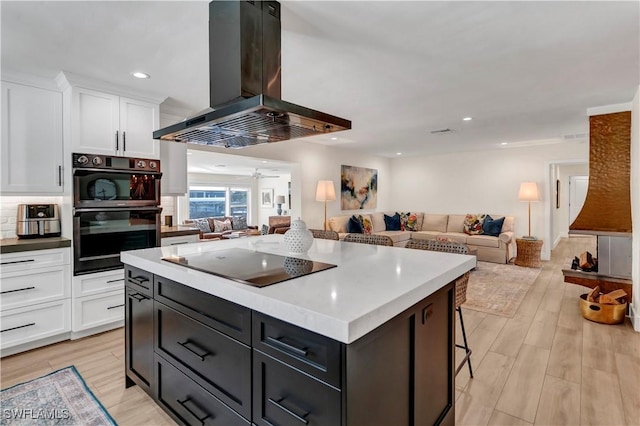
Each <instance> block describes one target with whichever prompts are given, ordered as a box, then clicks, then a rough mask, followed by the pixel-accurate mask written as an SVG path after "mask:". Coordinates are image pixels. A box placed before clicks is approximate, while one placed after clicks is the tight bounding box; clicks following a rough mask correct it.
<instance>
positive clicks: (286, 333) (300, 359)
mask: <svg viewBox="0 0 640 426" xmlns="http://www.w3.org/2000/svg"><path fill="white" fill-rule="evenodd" d="M253 347H254V348H256V349H259V350H260V351H262V352H264V353H266V354H269V355H271V356H273V357H274V358H278V359H281V360H282V361H284V362H285V363H287V364H290V365H292V366H293V367H295V368H299V369H300V370H302V371H304V372H306V373H309V374H311V375H312V376H315V377H317V378H319V379H320V380H323V381H325V382H327V383H329V384H331V385H333V386H335V387H337V388H340V387H341V386H340V359H341V347H342V345H341V344H340V342H338V341H335V340H332V339H330V338H328V337H325V336H321V335H319V334H316V333H313V332H311V331H308V330H304V329H302V328H300V327H296V326H294V325H292V324H289V323H286V322H284V321H280V320H277V319H275V318H271V317H269V316H266V315H263V314H260V313H258V312H254V313H253Z"/></svg>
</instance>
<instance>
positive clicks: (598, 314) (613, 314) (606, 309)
mask: <svg viewBox="0 0 640 426" xmlns="http://www.w3.org/2000/svg"><path fill="white" fill-rule="evenodd" d="M587 296H588V294H587V293H585V294H582V295H580V313H581V314H582V316H583V317H585V318H586V319H588V320H589V321H594V322H599V323H602V324H620V323H621V322H623V321H624V316H625V314H626V313H627V302H626V301H625V302H624V303H622V304H620V305H603V304H601V303H596V302H587Z"/></svg>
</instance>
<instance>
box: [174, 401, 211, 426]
mask: <svg viewBox="0 0 640 426" xmlns="http://www.w3.org/2000/svg"><path fill="white" fill-rule="evenodd" d="M176 401H177V402H178V404H180V405H182V408H184V409H185V410H187V412H188V413H189V414H191V415H192V416H193V417H195V418H196V420H198V421H199V422H200V424H201V425H202V426H204V421H205V420H207V419H208V418H209V417H211V418H212V419H213V418H215V417H213V416H212V415H211V414H207V415H206V416H204V417H198V415H197V414H196V413H194V412H193V411H191V410H190V409H189V407H187V402H191V403H192V404H193V405H194V406H195V407H196V408H197V409H198V410H200V411H202V412H203V413H206V411H204V410H203V409H202V408H200V407H198V406H197V405H196V403H195V402H192V401H191V398H187V399H185V400H184V401H180V400H179V399H176Z"/></svg>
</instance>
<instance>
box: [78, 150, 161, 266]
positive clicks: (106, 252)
mask: <svg viewBox="0 0 640 426" xmlns="http://www.w3.org/2000/svg"><path fill="white" fill-rule="evenodd" d="M161 178H162V173H161V172H160V161H159V160H150V159H144V158H127V157H110V156H104V155H95V154H77V153H74V154H73V206H74V209H73V256H74V267H73V273H74V275H80V274H88V273H92V272H100V271H108V270H111V269H118V268H122V262H120V252H121V251H126V250H136V249H143V248H149V247H157V246H159V245H160V212H161V211H162V208H160V207H159V205H160V179H161Z"/></svg>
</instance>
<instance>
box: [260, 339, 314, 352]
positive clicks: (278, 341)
mask: <svg viewBox="0 0 640 426" xmlns="http://www.w3.org/2000/svg"><path fill="white" fill-rule="evenodd" d="M282 339H283V338H282V337H278V338H275V337H271V336H267V341H269V342H270V343H272V344H273V345H275V346H279V347H280V348H281V349H285V350H289V351H291V352H294V353H296V354H298V355H301V356H307V354H308V353H309V350H308V349H309V348H298V347H296V346H293V345H291V344H289V343H287V342H285V341H283V340H282Z"/></svg>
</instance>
